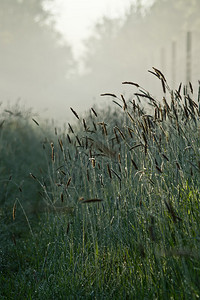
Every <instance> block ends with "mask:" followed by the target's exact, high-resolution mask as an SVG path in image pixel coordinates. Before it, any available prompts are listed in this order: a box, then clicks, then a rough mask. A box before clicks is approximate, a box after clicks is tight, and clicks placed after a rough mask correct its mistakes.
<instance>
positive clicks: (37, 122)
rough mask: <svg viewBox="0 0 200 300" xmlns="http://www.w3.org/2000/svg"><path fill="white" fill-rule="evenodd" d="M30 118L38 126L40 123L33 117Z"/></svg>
mask: <svg viewBox="0 0 200 300" xmlns="http://www.w3.org/2000/svg"><path fill="white" fill-rule="evenodd" d="M32 120H33V122H34V123H35V124H36V125H37V126H40V124H39V123H38V122H37V121H36V120H35V119H33V118H32Z"/></svg>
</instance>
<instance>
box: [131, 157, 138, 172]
mask: <svg viewBox="0 0 200 300" xmlns="http://www.w3.org/2000/svg"><path fill="white" fill-rule="evenodd" d="M131 162H132V164H133V166H134V168H135V169H136V170H138V166H137V165H136V163H135V162H134V160H133V159H132V158H131Z"/></svg>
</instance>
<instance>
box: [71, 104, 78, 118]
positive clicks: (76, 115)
mask: <svg viewBox="0 0 200 300" xmlns="http://www.w3.org/2000/svg"><path fill="white" fill-rule="evenodd" d="M70 109H71V111H72V112H73V114H74V115H75V117H76V118H77V119H78V120H79V116H78V114H77V113H76V112H75V110H73V108H72V107H70Z"/></svg>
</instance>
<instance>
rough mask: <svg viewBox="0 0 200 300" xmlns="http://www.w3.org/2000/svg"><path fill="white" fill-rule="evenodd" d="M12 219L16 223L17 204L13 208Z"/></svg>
mask: <svg viewBox="0 0 200 300" xmlns="http://www.w3.org/2000/svg"><path fill="white" fill-rule="evenodd" d="M12 217H13V221H14V220H15V217H16V203H15V204H14V206H13V211H12Z"/></svg>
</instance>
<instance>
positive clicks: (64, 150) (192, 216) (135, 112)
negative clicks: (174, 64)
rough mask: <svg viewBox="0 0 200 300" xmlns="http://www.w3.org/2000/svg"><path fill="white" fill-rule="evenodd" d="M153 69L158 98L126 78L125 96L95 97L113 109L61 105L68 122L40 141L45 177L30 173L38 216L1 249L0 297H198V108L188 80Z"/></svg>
mask: <svg viewBox="0 0 200 300" xmlns="http://www.w3.org/2000/svg"><path fill="white" fill-rule="evenodd" d="M153 73H154V75H155V76H156V77H158V78H159V79H160V81H161V83H162V87H163V93H164V98H163V102H162V103H159V102H157V101H156V99H155V98H154V97H153V96H152V95H150V94H149V93H148V92H147V91H146V90H145V89H144V88H142V87H141V86H139V85H138V84H136V83H134V82H126V83H124V84H129V85H131V86H132V87H133V88H137V91H136V92H135V93H134V95H133V98H132V99H131V101H127V100H126V99H125V98H124V96H121V97H118V96H116V95H115V94H104V96H108V97H112V98H113V101H115V104H117V103H118V105H117V106H116V107H117V109H116V110H115V111H113V110H108V111H105V110H102V112H99V111H96V110H94V109H91V111H90V113H89V115H88V116H86V117H85V118H84V119H83V118H81V117H80V116H79V115H78V114H77V113H76V112H75V111H74V109H73V108H71V110H72V113H73V114H74V116H75V118H77V119H78V120H77V123H76V124H75V125H71V124H69V130H68V131H67V132H66V130H65V132H63V133H62V134H59V135H58V136H56V139H55V140H48V142H47V144H46V151H47V157H48V158H49V160H48V169H49V171H48V176H49V180H48V183H47V184H45V183H44V181H43V179H42V178H41V176H40V175H39V174H36V173H35V174H34V173H33V174H32V180H33V183H38V184H39V185H40V187H41V190H42V195H43V199H44V200H45V203H46V204H45V211H46V213H45V214H42V215H41V221H40V224H39V228H35V229H34V230H33V233H32V236H30V237H27V240H26V239H20V238H16V240H15V243H14V245H13V246H10V248H9V251H10V256H11V257H12V258H14V257H15V263H13V264H11V263H10V264H9V260H8V258H7V260H6V261H5V260H4V261H3V263H4V268H3V271H2V273H1V275H2V276H1V286H2V288H1V289H0V291H1V292H0V293H1V297H5V298H15V299H21V298H30V299H32V298H34V299H44V298H46V299H48V298H49V299H65V298H88V299H94V298H97V299H103V298H104V299H105V298H106V299H110V298H114V299H122V298H134V299H156V298H157V299H170V298H173V299H196V298H198V297H199V293H200V291H199V275H200V274H199V270H200V265H199V261H200V260H199V250H200V241H199V234H200V228H199V218H200V215H199V212H200V210H199V200H200V192H199V178H200V177H199V171H200V169H199V168H200V165H199V162H200V153H199V148H200V144H199V134H200V132H199V129H200V128H199V126H200V124H199V109H198V106H197V103H196V102H195V101H194V100H193V99H192V93H193V90H192V86H190V87H184V89H183V90H182V92H181V86H180V88H179V90H178V91H174V92H172V91H171V90H170V88H169V86H168V84H167V82H166V79H165V77H164V76H163V75H162V73H161V72H160V71H159V70H157V69H154V70H153ZM147 103H148V106H149V108H147ZM57 138H58V139H57ZM42 177H43V176H42ZM17 213H18V212H16V218H17ZM14 222H15V220H14ZM41 228H42V230H41ZM3 259H4V258H3ZM5 265H6V267H5Z"/></svg>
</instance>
